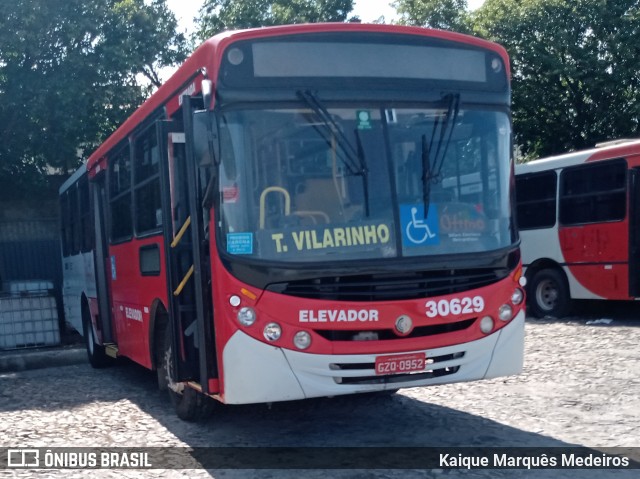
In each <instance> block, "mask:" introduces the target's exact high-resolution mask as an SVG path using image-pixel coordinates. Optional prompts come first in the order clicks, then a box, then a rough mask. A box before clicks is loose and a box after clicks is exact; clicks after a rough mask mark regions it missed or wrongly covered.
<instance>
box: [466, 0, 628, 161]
mask: <svg viewBox="0 0 640 479" xmlns="http://www.w3.org/2000/svg"><path fill="white" fill-rule="evenodd" d="M473 23H474V28H475V31H476V33H478V34H480V35H482V36H485V37H487V38H489V39H491V40H494V41H497V42H498V43H501V44H503V45H504V46H505V47H506V48H507V50H508V51H509V54H510V56H511V61H512V75H513V84H512V89H513V111H514V114H513V116H514V130H515V132H516V140H517V143H518V144H519V145H520V146H521V147H522V149H523V152H524V154H525V156H526V157H536V156H544V155H549V154H555V153H561V152H566V151H569V150H572V149H580V148H585V147H590V146H593V145H594V144H595V143H596V142H599V141H602V140H607V139H612V138H620V137H625V136H636V135H637V134H638V121H639V118H640V101H639V100H640V91H639V82H640V31H639V30H640V6H639V4H638V2H637V1H635V0H486V2H485V4H484V5H483V6H482V7H481V8H480V9H479V10H477V11H476V12H475V13H474V15H473Z"/></svg>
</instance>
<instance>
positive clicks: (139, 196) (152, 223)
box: [133, 123, 162, 235]
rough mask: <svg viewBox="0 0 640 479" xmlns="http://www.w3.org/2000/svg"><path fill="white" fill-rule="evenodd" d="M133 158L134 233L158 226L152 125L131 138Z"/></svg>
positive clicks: (155, 144) (157, 169)
mask: <svg viewBox="0 0 640 479" xmlns="http://www.w3.org/2000/svg"><path fill="white" fill-rule="evenodd" d="M134 151H135V155H134V159H133V201H134V210H135V227H136V228H135V229H136V234H138V235H141V234H147V233H152V232H155V231H158V230H159V229H160V228H161V227H162V203H161V201H162V197H161V195H160V152H159V149H158V139H157V138H156V128H155V123H153V124H152V126H151V127H149V128H148V129H147V130H146V131H145V132H144V133H142V134H141V135H140V136H138V137H137V138H136V139H135V147H134Z"/></svg>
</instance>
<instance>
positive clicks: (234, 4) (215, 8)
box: [196, 0, 353, 41]
mask: <svg viewBox="0 0 640 479" xmlns="http://www.w3.org/2000/svg"><path fill="white" fill-rule="evenodd" d="M351 10H353V0H275V1H270V0H205V2H204V5H203V6H202V8H201V9H200V17H199V20H198V22H197V23H198V25H197V28H198V29H197V32H196V37H197V39H198V40H200V41H204V40H206V39H207V38H209V37H211V36H212V35H215V34H216V33H219V32H222V31H225V30H232V29H241V28H253V27H268V26H273V25H286V24H292V23H318V22H344V21H346V20H347V18H348V15H349V13H350V12H351Z"/></svg>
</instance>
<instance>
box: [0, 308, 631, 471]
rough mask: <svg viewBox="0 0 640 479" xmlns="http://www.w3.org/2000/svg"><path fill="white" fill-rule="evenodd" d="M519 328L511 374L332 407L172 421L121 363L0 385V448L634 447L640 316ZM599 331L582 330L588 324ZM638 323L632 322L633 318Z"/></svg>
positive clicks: (236, 411)
mask: <svg viewBox="0 0 640 479" xmlns="http://www.w3.org/2000/svg"><path fill="white" fill-rule="evenodd" d="M619 310H620V311H621V312H618V310H616V312H615V313H611V311H612V310H607V309H605V310H600V311H598V310H597V308H596V310H592V308H589V309H588V310H587V311H582V312H581V313H580V315H579V316H576V317H573V318H570V319H565V320H561V321H557V320H535V319H528V320H527V324H526V355H525V367H524V371H523V373H522V374H521V375H519V376H515V377H508V378H499V379H494V380H489V381H480V382H475V383H461V384H450V385H444V386H438V387H431V388H416V389H409V390H403V391H401V392H400V393H398V394H396V395H394V396H389V397H380V396H366V397H362V396H360V397H337V398H333V399H328V398H327V399H321V400H310V401H299V402H291V403H280V404H274V405H272V406H271V407H267V406H266V405H251V406H223V407H219V408H218V409H217V411H216V412H215V414H214V415H213V417H212V418H211V419H209V420H207V421H205V422H203V423H199V424H193V423H185V422H183V421H181V420H180V419H178V418H177V417H176V416H175V414H174V412H173V409H172V407H171V405H170V403H169V401H168V398H167V397H166V396H165V393H161V392H159V391H158V390H157V388H156V385H155V376H154V374H152V373H150V372H148V371H146V370H145V369H143V368H140V367H138V366H136V365H134V364H132V363H129V362H126V361H123V362H121V363H120V364H118V365H117V366H115V367H111V368H108V369H103V370H93V369H91V368H90V367H89V366H88V365H87V364H77V365H72V366H62V367H51V368H46V369H35V370H29V371H21V372H14V373H4V374H0V447H23V448H24V447H47V448H49V447H62V446H65V447H66V446H74V447H89V446H97V447H114V446H129V447H155V446H161V447H167V446H176V447H211V446H218V447H232V446H239V447H246V446H260V447H264V446H310V447H313V446H319V447H327V446H332V447H336V448H338V449H336V451H339V450H340V448H341V447H353V446H367V447H368V446H377V447H381V448H385V447H407V448H408V447H413V446H419V447H422V446H446V447H455V446H483V447H490V446H505V447H509V446H535V447H555V446H571V445H580V446H588V447H591V448H594V449H595V450H597V448H603V447H640V407H639V406H638V404H639V400H640V308H638V307H637V305H633V307H631V306H622V307H620V308H619ZM603 318H604V319H612V322H611V323H610V324H603V323H602V322H598V323H600V324H588V323H589V322H590V321H591V322H593V321H594V320H597V319H603ZM636 318H637V319H636ZM158 476H162V477H197V478H200V477H206V478H210V477H214V478H216V479H235V478H253V477H257V478H274V479H275V478H278V479H280V478H285V479H287V478H292V479H293V478H300V477H302V478H311V479H315V478H333V477H336V478H350V479H364V478H403V479H404V478H414V477H415V478H425V479H426V478H452V477H465V478H467V477H469V478H475V477H478V478H514V477H515V478H518V477H526V478H553V479H556V478H586V479H589V478H594V479H596V478H597V479H600V478H605V479H608V478H618V477H620V478H630V479H631V478H638V477H640V470H635V471H612V470H578V471H576V470H533V471H526V470H525V471H520V470H470V471H466V470H448V469H444V470H441V469H435V470H409V471H407V470H364V469H363V470H337V469H336V470H334V469H332V470H290V469H286V468H285V469H279V470H231V469H224V470H223V469H220V470H203V469H188V470H163V471H160V470H47V471H39V472H38V473H36V472H34V471H28V470H1V469H0V478H4V477H17V478H23V477H24V478H26V477H39V478H49V477H51V478H54V477H55V478H62V477H64V478H76V477H78V478H79V477H98V478H101V477H105V478H112V477H113V478H115V477H126V478H147V477H158Z"/></svg>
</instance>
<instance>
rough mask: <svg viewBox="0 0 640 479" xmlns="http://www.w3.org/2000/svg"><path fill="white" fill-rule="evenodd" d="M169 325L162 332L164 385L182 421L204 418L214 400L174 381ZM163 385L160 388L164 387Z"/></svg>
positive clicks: (208, 413)
mask: <svg viewBox="0 0 640 479" xmlns="http://www.w3.org/2000/svg"><path fill="white" fill-rule="evenodd" d="M172 343H173V341H172V339H171V327H170V326H169V325H167V326H166V329H165V334H164V348H163V350H164V355H163V366H162V368H161V369H160V370H161V371H162V373H164V375H165V387H166V389H167V390H168V391H169V398H170V399H171V403H172V404H173V407H174V408H175V410H176V414H177V415H178V417H179V418H180V419H182V420H184V421H199V420H203V419H206V418H207V417H209V416H210V415H211V413H212V412H213V406H214V404H215V403H214V400H213V399H211V398H210V397H208V396H205V395H204V394H202V393H200V392H198V391H196V390H195V389H193V388H191V387H189V386H187V385H185V383H183V382H177V381H174V377H175V375H174V373H173V361H172V348H173V345H172ZM165 387H163V388H162V389H164V388H165Z"/></svg>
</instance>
